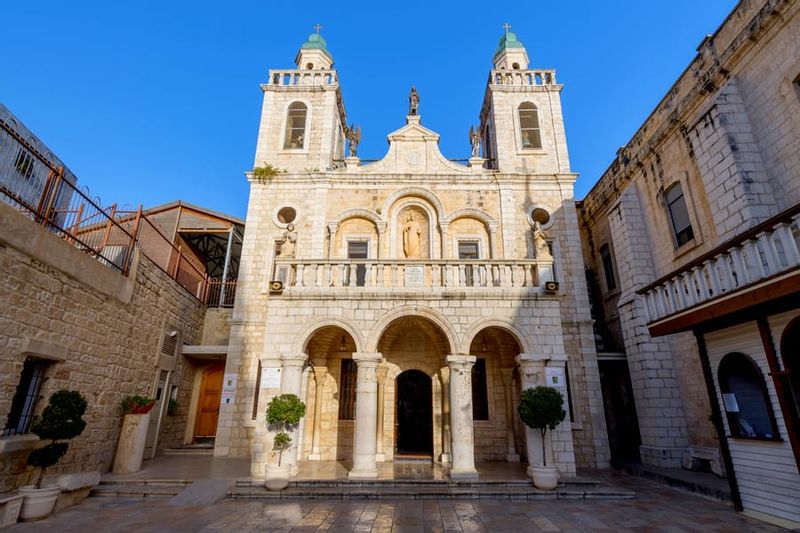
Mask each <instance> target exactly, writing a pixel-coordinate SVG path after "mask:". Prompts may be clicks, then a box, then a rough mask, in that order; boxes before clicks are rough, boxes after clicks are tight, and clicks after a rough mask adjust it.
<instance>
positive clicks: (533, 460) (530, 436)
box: [517, 354, 545, 475]
mask: <svg viewBox="0 0 800 533" xmlns="http://www.w3.org/2000/svg"><path fill="white" fill-rule="evenodd" d="M517 364H518V365H519V377H520V381H521V385H522V390H523V391H524V390H525V389H530V388H533V387H536V386H538V385H543V384H544V366H545V360H544V359H541V358H534V356H532V355H531V354H520V355H518V356H517ZM523 425H524V424H523ZM525 449H526V451H527V454H528V470H527V472H528V475H530V474H531V466H533V465H537V464H542V436H541V434H540V433H539V431H537V430H535V429H531V428H529V427H528V426H525Z"/></svg>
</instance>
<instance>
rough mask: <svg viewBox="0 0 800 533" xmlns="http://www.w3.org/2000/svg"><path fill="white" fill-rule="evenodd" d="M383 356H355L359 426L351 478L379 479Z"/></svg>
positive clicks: (354, 447)
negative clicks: (377, 455) (380, 367)
mask: <svg viewBox="0 0 800 533" xmlns="http://www.w3.org/2000/svg"><path fill="white" fill-rule="evenodd" d="M382 360H383V355H381V354H380V353H377V352H375V353H369V352H361V353H354V354H353V361H355V363H356V366H357V368H358V374H357V376H358V377H357V381H356V425H355V438H354V442H353V469H352V470H351V471H350V473H349V474H348V477H349V478H355V479H364V478H366V479H369V478H376V477H378V466H377V464H376V462H375V452H376V439H375V431H376V428H377V413H376V411H377V407H378V402H377V396H378V376H377V369H378V365H379V364H380V362H381V361H382Z"/></svg>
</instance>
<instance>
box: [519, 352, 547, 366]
mask: <svg viewBox="0 0 800 533" xmlns="http://www.w3.org/2000/svg"><path fill="white" fill-rule="evenodd" d="M514 360H515V361H516V362H517V363H518V364H521V363H522V362H523V361H534V362H537V363H546V362H547V361H548V360H550V356H548V355H542V354H536V353H521V354H519V355H518V356H516V357H515V358H514Z"/></svg>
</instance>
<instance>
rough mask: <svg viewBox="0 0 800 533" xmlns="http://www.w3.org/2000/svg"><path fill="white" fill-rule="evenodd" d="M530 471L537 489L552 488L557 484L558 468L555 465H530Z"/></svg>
mask: <svg viewBox="0 0 800 533" xmlns="http://www.w3.org/2000/svg"><path fill="white" fill-rule="evenodd" d="M530 471H531V477H532V478H533V484H534V486H535V487H536V488H537V489H542V490H553V489H554V488H556V487H557V486H558V469H557V468H556V467H555V466H532V467H530Z"/></svg>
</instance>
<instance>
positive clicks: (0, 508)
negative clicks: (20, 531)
mask: <svg viewBox="0 0 800 533" xmlns="http://www.w3.org/2000/svg"><path fill="white" fill-rule="evenodd" d="M22 498H23V496H22V494H0V529H3V528H4V527H9V526H13V525H14V524H16V523H17V518H19V511H20V509H21V508H22Z"/></svg>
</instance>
